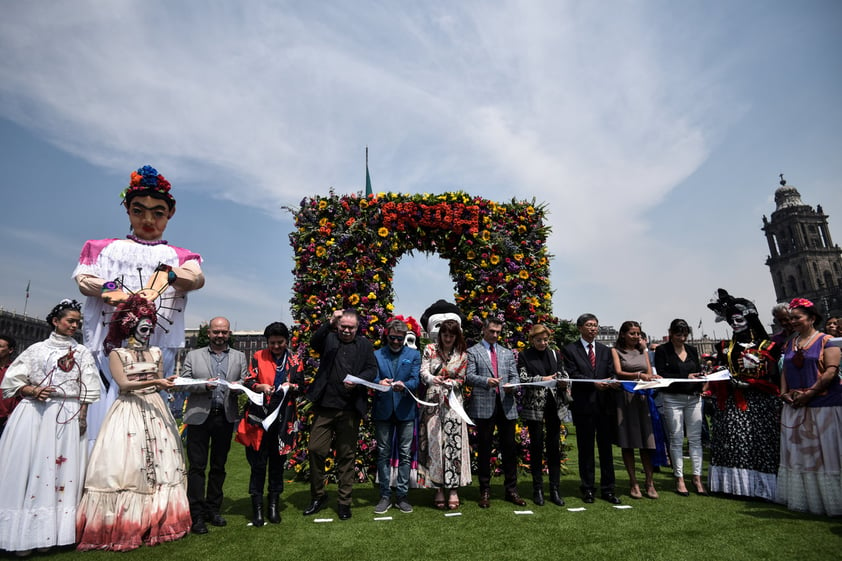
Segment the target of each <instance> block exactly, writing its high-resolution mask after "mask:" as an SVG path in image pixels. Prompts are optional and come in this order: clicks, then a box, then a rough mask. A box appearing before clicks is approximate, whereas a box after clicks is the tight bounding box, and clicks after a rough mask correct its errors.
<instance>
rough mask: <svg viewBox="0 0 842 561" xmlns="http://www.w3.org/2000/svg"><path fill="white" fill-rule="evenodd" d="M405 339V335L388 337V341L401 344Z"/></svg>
mask: <svg viewBox="0 0 842 561" xmlns="http://www.w3.org/2000/svg"><path fill="white" fill-rule="evenodd" d="M405 338H406V335H389V341H392V342H394V343H403V340H404V339H405Z"/></svg>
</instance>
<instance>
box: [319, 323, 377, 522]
mask: <svg viewBox="0 0 842 561" xmlns="http://www.w3.org/2000/svg"><path fill="white" fill-rule="evenodd" d="M359 321H360V320H359V314H358V313H357V312H356V310H344V311H342V310H337V311H335V312H333V316H332V317H331V320H330V322H328V323H324V324H323V325H322V326H321V327H319V328H318V329H317V330H316V332H315V333H314V334H313V337H312V338H311V339H310V345H311V346H312V348H313V350H315V351H316V352H318V353H319V355H320V356H319V370H318V371H317V372H316V375H315V377H314V378H313V381H312V383H311V384H310V386H309V387H308V388H307V393H306V397H307V399H309V400H310V401H311V402H312V403H313V423H312V425H311V427H310V444H309V456H310V496H311V499H312V501H311V502H310V504H309V505H308V506H307V508H306V509H304V515H305V516H309V515H311V514H315V513H317V512H318V511H320V510H321V509H322V508H324V507H325V504H326V503H327V495H326V494H325V459H326V458H327V457H328V455H329V454H330V447H331V442H332V441H333V442H335V446H336V473H337V475H338V479H339V485H338V490H339V508H338V512H339V518H340V520H347V519H349V518H351V490H352V488H353V485H354V455H355V453H356V450H357V439H358V438H359V432H360V420H361V419H362V417H363V415H364V414H365V410H366V407H367V406H368V393H367V391H366V389H365V388H364V387H360V386H357V385H355V384H350V383H347V382H344V380H345V376H347V375H348V374H351V375H354V376H357V377H358V378H362V379H364V380H368V381H373V380H374V378H375V377H376V376H377V372H378V369H377V360H376V359H375V357H374V347H373V346H372V344H371V342H370V341H369V340H368V339H366V338H365V337H363V336H362V335H359V334H358V333H357V328H358V327H359Z"/></svg>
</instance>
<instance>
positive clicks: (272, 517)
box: [269, 493, 281, 524]
mask: <svg viewBox="0 0 842 561" xmlns="http://www.w3.org/2000/svg"><path fill="white" fill-rule="evenodd" d="M269 522H271V523H272V524H280V522H281V513H280V512H278V493H269Z"/></svg>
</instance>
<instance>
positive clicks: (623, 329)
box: [614, 320, 646, 353]
mask: <svg viewBox="0 0 842 561" xmlns="http://www.w3.org/2000/svg"><path fill="white" fill-rule="evenodd" d="M633 327H636V328H638V329H640V324H639V323H638V322H636V321H632V320H629V321H624V322H623V325H621V326H620V333H619V334H618V335H617V342H616V343H614V346H615V347H617V348H618V349H621V350H626V334H627V333H628V332H629V331H631V330H632V328H633ZM641 335H642V332H641ZM635 350H637V351H639V352H641V353H642V352H644V351H645V350H646V348H645V347H644V346H643V341H642V340H639V341H638V342H637V348H636V349H635Z"/></svg>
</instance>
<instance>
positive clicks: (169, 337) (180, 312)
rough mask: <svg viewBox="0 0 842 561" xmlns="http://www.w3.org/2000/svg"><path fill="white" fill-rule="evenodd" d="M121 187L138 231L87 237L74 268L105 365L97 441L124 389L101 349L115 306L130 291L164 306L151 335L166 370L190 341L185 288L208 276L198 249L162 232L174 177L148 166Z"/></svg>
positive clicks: (92, 344)
mask: <svg viewBox="0 0 842 561" xmlns="http://www.w3.org/2000/svg"><path fill="white" fill-rule="evenodd" d="M121 195H122V198H123V206H124V207H125V209H126V213H127V214H128V215H129V222H130V225H131V231H132V233H131V234H129V235H128V236H126V238H125V239H115V238H109V239H104V240H88V241H87V242H85V245H84V247H83V248H82V253H81V255H80V256H79V264H78V265H77V266H76V269H75V270H74V271H73V278H74V279H75V280H76V283H77V284H78V285H79V290H80V291H81V292H82V294H84V295H85V296H87V300H86V301H85V308H84V317H85V324H84V329H83V334H84V337H85V346H87V347H88V348H89V349H90V350H91V352H92V353H93V355H94V357H95V358H96V362H97V365H98V366H99V369H100V373H101V376H100V377H101V380H100V382H101V388H100V389H101V395H102V398H101V399H100V400H99V401H98V402H97V403H95V404H93V406H92V407H91V408H90V410H89V413H88V439H89V441H90V442H91V444H92V443H93V442H94V440H95V439H96V436H97V434H98V432H99V427H100V425H101V424H102V420H103V418H104V417H105V414H106V412H107V411H108V408H109V407H111V404H112V403H114V400H115V399H116V397H117V393H118V390H119V388H118V387H117V384H115V383H114V380H113V378H112V377H111V373H110V370H109V367H108V356H107V353H106V352H104V349H103V343H104V341H105V337H106V334H107V332H108V323H109V321H110V319H111V315H112V314H113V313H114V306H116V305H118V304H120V303H121V302H124V301H126V300H127V299H128V297H129V296H130V295H132V294H139V295H140V296H142V297H143V298H145V299H146V300H149V301H150V302H153V303H154V304H155V305H156V307H157V309H158V313H159V314H160V317H159V321H158V329H156V330H155V333H154V334H153V335H152V339H151V340H150V342H149V343H150V345H151V346H155V347H160V349H161V351H162V353H163V366H164V369H163V372H164V376H165V377H166V376H169V375H171V374H172V373H173V367H174V365H175V356H176V351H177V350H178V348H179V347H181V346H182V345H183V344H184V308H185V306H186V304H187V292H189V291H191V290H196V289H199V288H201V287H202V286H203V285H204V284H205V277H204V275H203V274H202V269H201V266H200V264H201V259H202V258H201V257H200V256H199V254H198V253H193V252H192V251H190V250H187V249H184V248H181V247H176V246H174V245H170V244H169V243H168V242H167V240H165V239H162V236H163V234H164V230H166V227H167V223H168V222H169V220H170V218H172V217H173V215H174V214H175V198H173V196H172V194H171V193H170V182H169V181H167V180H166V179H165V178H164V176H163V175H161V174H159V173H158V171H157V170H156V169H155V168H153V167H151V166H148V165H147V166H143V167H142V168H140V169H138V170H137V171H134V172H132V174H131V180H130V182H129V186H128V187H126V189H124V190H123V192H122V194H121Z"/></svg>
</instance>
